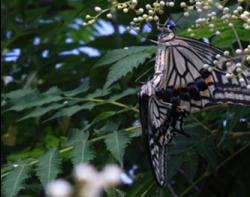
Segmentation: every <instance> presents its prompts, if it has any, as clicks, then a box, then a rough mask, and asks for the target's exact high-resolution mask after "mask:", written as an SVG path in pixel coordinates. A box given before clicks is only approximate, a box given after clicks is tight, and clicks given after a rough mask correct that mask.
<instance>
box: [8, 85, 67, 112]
mask: <svg viewBox="0 0 250 197" xmlns="http://www.w3.org/2000/svg"><path fill="white" fill-rule="evenodd" d="M60 94H61V90H59V89H58V88H57V87H52V88H50V89H49V90H48V91H46V92H44V93H42V94H41V93H39V92H38V91H37V90H25V89H23V90H17V91H14V92H11V93H10V94H7V95H6V96H7V98H10V99H11V100H10V102H11V103H12V104H13V106H12V107H11V108H9V109H8V110H15V111H21V110H23V109H25V108H31V107H34V106H36V107H38V106H41V105H44V104H47V103H51V102H56V101H60V100H62V99H63V97H61V96H60Z"/></svg>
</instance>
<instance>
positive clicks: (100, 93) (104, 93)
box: [86, 89, 110, 98]
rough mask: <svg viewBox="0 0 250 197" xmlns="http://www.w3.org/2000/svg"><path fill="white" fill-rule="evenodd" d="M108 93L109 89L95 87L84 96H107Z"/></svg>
mask: <svg viewBox="0 0 250 197" xmlns="http://www.w3.org/2000/svg"><path fill="white" fill-rule="evenodd" d="M109 94H110V90H109V89H97V90H96V91H94V92H93V93H90V94H88V95H87V96H86V98H97V97H103V96H107V95H109Z"/></svg>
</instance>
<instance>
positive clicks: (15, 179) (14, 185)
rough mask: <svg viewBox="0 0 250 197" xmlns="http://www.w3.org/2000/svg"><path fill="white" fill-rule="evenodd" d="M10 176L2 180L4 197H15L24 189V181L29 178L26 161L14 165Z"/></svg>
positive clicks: (28, 167)
mask: <svg viewBox="0 0 250 197" xmlns="http://www.w3.org/2000/svg"><path fill="white" fill-rule="evenodd" d="M15 165H16V166H17V167H14V168H13V169H12V170H11V171H10V174H8V175H7V177H6V178H4V180H3V183H2V184H3V185H2V186H3V187H2V189H3V193H4V196H5V197H15V196H17V194H18V192H19V191H20V190H22V189H24V188H25V186H24V181H25V180H26V179H27V178H29V176H30V175H29V171H30V166H29V164H28V161H20V162H17V163H16V164H15Z"/></svg>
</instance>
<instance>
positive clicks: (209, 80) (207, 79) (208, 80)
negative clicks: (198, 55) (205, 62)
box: [205, 75, 214, 84]
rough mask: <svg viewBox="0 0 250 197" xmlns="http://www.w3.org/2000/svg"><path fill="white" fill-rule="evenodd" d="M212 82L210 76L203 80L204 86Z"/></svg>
mask: <svg viewBox="0 0 250 197" xmlns="http://www.w3.org/2000/svg"><path fill="white" fill-rule="evenodd" d="M213 82H214V80H213V77H212V76H211V75H209V76H208V77H207V78H206V79H205V83H206V84H209V83H213Z"/></svg>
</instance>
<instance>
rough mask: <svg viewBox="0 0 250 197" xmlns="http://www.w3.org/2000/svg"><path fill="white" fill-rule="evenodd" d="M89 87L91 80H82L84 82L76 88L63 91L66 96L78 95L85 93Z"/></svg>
mask: <svg viewBox="0 0 250 197" xmlns="http://www.w3.org/2000/svg"><path fill="white" fill-rule="evenodd" d="M88 89H89V80H85V81H84V82H82V84H81V85H80V86H79V87H77V88H76V89H74V90H69V91H66V92H63V94H64V95H65V96H76V95H78V94H80V93H84V92H86V91H87V90H88Z"/></svg>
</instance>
